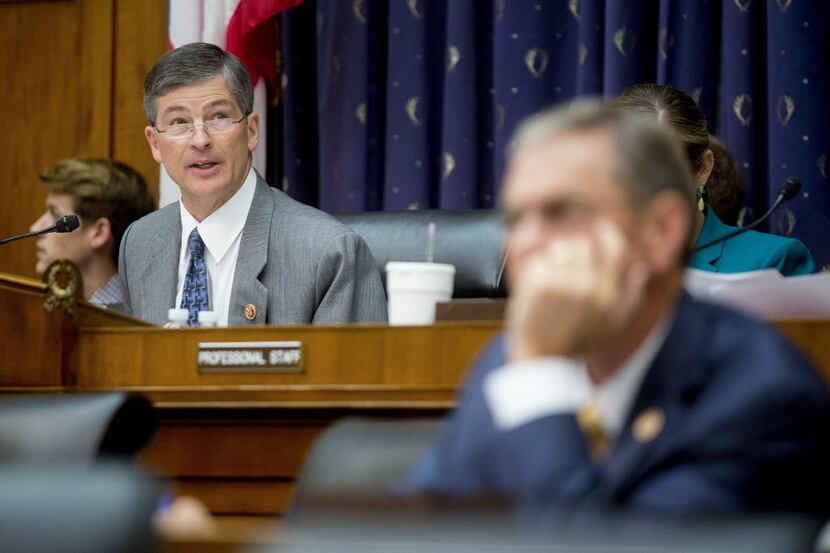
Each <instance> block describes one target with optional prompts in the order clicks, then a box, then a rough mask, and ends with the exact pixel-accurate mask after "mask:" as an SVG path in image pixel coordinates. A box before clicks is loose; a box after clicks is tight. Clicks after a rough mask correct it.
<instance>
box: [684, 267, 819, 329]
mask: <svg viewBox="0 0 830 553" xmlns="http://www.w3.org/2000/svg"><path fill="white" fill-rule="evenodd" d="M683 285H684V287H685V288H686V290H687V291H688V292H689V293H690V294H691V295H692V296H694V297H697V298H700V299H705V300H708V301H712V302H715V303H722V304H725V305H729V306H731V307H734V308H737V309H740V310H743V311H748V312H750V313H753V314H755V315H756V316H758V317H761V318H764V319H767V320H776V321H780V320H787V319H790V320H792V319H823V318H830V273H818V274H813V275H804V276H794V277H783V276H781V273H779V272H778V271H776V270H775V269H765V270H762V271H751V272H746V273H731V274H720V273H710V272H707V271H700V270H697V269H686V272H685V274H684V277H683Z"/></svg>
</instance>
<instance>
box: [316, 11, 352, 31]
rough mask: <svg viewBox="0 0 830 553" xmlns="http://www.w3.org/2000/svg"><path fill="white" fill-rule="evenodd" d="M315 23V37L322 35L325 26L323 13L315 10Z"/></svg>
mask: <svg viewBox="0 0 830 553" xmlns="http://www.w3.org/2000/svg"><path fill="white" fill-rule="evenodd" d="M352 9H354V6H352ZM316 23H317V36H320V35H322V34H323V29H324V28H325V24H326V17H325V16H324V15H323V12H322V11H321V10H317V19H316Z"/></svg>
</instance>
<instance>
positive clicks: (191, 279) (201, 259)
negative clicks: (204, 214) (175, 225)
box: [180, 228, 210, 326]
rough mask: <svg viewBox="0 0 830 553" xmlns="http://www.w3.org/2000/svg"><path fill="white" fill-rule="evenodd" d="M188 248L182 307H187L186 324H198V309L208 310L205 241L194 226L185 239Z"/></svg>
mask: <svg viewBox="0 0 830 553" xmlns="http://www.w3.org/2000/svg"><path fill="white" fill-rule="evenodd" d="M187 248H188V249H189V250H190V264H189V265H188V266H187V274H186V275H185V277H184V289H183V290H182V304H181V306H180V307H181V308H182V309H187V311H188V317H187V326H198V323H199V311H208V310H209V309H210V302H209V301H208V282H207V266H206V265H205V243H204V242H202V237H201V236H199V229H197V228H194V229H193V232H191V233H190V237H189V238H188V239H187Z"/></svg>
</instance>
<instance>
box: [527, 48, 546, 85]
mask: <svg viewBox="0 0 830 553" xmlns="http://www.w3.org/2000/svg"><path fill="white" fill-rule="evenodd" d="M549 62H550V57H549V56H548V53H547V52H545V51H544V50H542V49H541V48H531V49H530V50H528V51H527V52H526V53H525V67H527V70H528V71H530V74H531V75H533V78H534V79H538V78H539V77H541V76H542V75H543V74H544V72H545V70H546V69H547V68H548V63H549Z"/></svg>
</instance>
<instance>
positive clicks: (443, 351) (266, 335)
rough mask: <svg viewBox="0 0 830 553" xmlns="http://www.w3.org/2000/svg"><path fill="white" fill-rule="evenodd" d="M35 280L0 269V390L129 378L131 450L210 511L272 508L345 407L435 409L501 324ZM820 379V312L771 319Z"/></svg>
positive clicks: (281, 504) (392, 412)
mask: <svg viewBox="0 0 830 553" xmlns="http://www.w3.org/2000/svg"><path fill="white" fill-rule="evenodd" d="M44 291H45V287H44V286H43V285H42V284H40V283H39V282H35V281H30V280H28V279H21V278H18V277H12V276H9V275H2V274H0V312H2V316H0V321H2V323H0V324H2V327H1V328H0V348H1V349H0V392H2V393H10V392H65V391H71V392H79V391H107V390H132V391H137V392H142V393H144V394H146V395H147V396H148V397H149V398H150V399H151V400H152V401H153V403H154V404H155V406H156V407H157V408H158V412H159V417H160V421H159V433H158V437H157V439H156V440H155V443H154V444H153V445H152V446H151V447H150V449H149V450H148V451H147V452H146V454H145V455H144V457H143V459H142V462H143V464H144V465H145V466H147V467H151V468H153V469H155V470H157V471H158V472H160V473H161V474H164V475H168V476H170V477H172V478H175V479H176V481H177V482H178V485H179V487H180V489H181V490H182V492H184V493H190V494H193V495H195V496H197V497H199V498H200V499H202V500H203V501H204V502H205V503H206V504H207V505H208V506H209V508H210V509H211V510H212V511H213V512H214V513H218V514H227V515H230V514H234V515H266V514H274V513H281V512H283V511H284V509H285V507H286V505H287V503H288V501H289V498H290V494H291V486H292V483H293V480H294V478H295V477H296V476H297V474H298V472H299V469H300V467H301V465H302V462H303V459H304V457H305V454H306V452H307V450H308V448H309V447H310V445H311V444H312V443H313V441H314V440H315V438H316V437H317V436H318V435H319V433H320V432H321V431H322V430H323V429H325V428H326V427H327V426H328V425H330V424H331V422H332V421H333V420H336V419H337V418H340V417H342V416H345V415H367V416H378V415H382V416H384V417H411V416H418V417H421V416H440V415H442V414H443V413H444V412H445V411H446V410H447V409H448V408H450V407H451V406H452V405H453V401H454V397H455V394H456V390H457V387H458V384H459V383H460V382H461V380H462V378H463V374H464V372H465V370H466V369H467V367H469V366H470V364H471V363H472V362H473V360H474V358H475V357H476V355H477V353H478V351H479V350H480V348H481V347H482V345H483V344H485V343H486V342H487V341H488V340H489V339H490V338H491V337H492V336H493V335H494V334H495V333H496V332H498V331H499V329H500V328H501V323H500V322H474V323H471V322H466V323H465V322H447V323H439V324H437V325H435V326H429V327H388V326H385V325H348V326H345V325H343V326H283V327H251V328H228V329H178V330H167V329H161V328H158V327H154V326H149V325H146V323H142V322H140V321H135V320H133V319H130V318H129V317H123V316H119V315H117V314H113V313H108V312H105V311H102V310H100V309H97V308H95V307H92V306H88V305H82V306H81V307H80V309H79V312H78V313H77V314H76V315H75V316H74V317H70V316H68V315H67V314H66V313H63V312H54V313H51V314H49V313H46V312H45V311H44V310H43V308H42V305H43V294H44ZM778 326H779V327H780V328H781V330H782V331H783V332H784V333H785V334H787V335H789V336H790V337H791V338H792V339H793V340H794V341H795V342H796V343H797V344H798V345H800V346H801V347H802V349H804V351H805V352H807V353H808V354H809V355H811V356H812V358H813V359H814V360H815V362H816V363H817V364H818V366H819V367H820V368H821V370H822V372H823V374H824V375H825V377H827V378H828V380H830V348H828V347H827V344H830V321H798V322H782V323H778ZM263 340H267V341H276V340H298V341H301V342H302V343H303V346H304V355H305V370H304V371H303V372H301V373H297V374H277V373H271V374H250V373H247V374H246V373H240V374H200V373H199V372H198V371H197V369H196V351H197V347H198V344H199V343H200V342H206V341H209V342H219V341H221V342H225V341H230V342H247V341H263Z"/></svg>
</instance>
